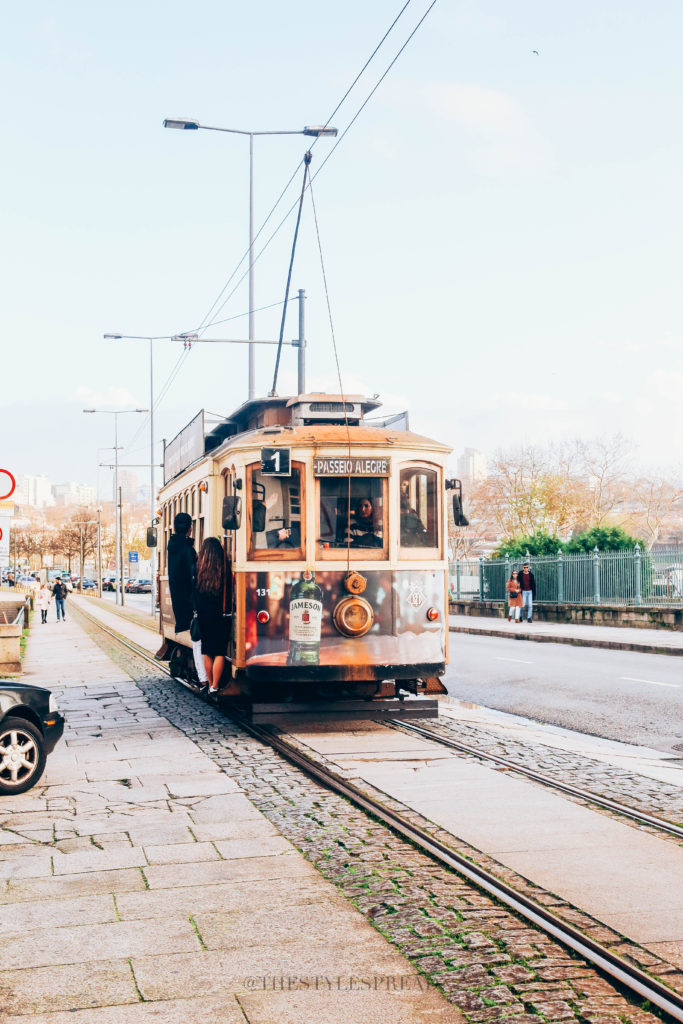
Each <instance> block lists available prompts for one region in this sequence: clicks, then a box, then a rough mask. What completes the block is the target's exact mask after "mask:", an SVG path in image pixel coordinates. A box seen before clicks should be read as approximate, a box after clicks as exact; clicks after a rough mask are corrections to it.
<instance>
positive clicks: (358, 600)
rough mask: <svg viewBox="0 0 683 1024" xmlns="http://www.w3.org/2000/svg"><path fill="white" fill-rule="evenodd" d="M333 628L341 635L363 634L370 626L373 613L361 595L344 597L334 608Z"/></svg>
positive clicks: (372, 620) (373, 616) (373, 617)
mask: <svg viewBox="0 0 683 1024" xmlns="http://www.w3.org/2000/svg"><path fill="white" fill-rule="evenodd" d="M332 621H333V622H334V625H335V628H336V629H337V631H338V632H339V633H341V634H342V636H365V634H366V633H367V632H368V631H369V630H370V629H371V628H372V624H373V622H374V621H375V613H374V612H373V610H372V607H371V606H370V605H369V604H368V602H367V601H366V600H365V598H363V597H345V598H343V599H342V600H341V601H340V602H339V604H338V605H337V607H336V608H335V609H334V613H333V616H332Z"/></svg>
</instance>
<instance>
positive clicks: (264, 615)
mask: <svg viewBox="0 0 683 1024" xmlns="http://www.w3.org/2000/svg"><path fill="white" fill-rule="evenodd" d="M256 621H257V622H260V623H261V625H264V624H265V623H266V622H270V615H269V614H268V612H266V611H261V612H259V613H258V614H257V616H256Z"/></svg>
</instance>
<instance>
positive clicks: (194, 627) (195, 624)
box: [190, 612, 202, 644]
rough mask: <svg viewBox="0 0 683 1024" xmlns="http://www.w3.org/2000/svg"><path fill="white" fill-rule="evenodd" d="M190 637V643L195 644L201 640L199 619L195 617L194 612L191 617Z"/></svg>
mask: <svg viewBox="0 0 683 1024" xmlns="http://www.w3.org/2000/svg"><path fill="white" fill-rule="evenodd" d="M190 637H191V639H192V642H193V643H195V644H196V643H197V641H198V640H201V638H202V632H201V630H200V628H199V618H198V617H197V613H196V612H195V613H194V615H193V616H192V622H191V623H190Z"/></svg>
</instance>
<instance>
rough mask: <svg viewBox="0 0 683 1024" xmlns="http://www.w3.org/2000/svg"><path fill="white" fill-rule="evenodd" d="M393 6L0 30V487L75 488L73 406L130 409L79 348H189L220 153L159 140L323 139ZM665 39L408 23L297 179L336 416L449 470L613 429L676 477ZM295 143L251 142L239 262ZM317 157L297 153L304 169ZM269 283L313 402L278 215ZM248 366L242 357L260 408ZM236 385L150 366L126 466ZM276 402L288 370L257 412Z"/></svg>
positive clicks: (313, 355) (281, 181)
mask: <svg viewBox="0 0 683 1024" xmlns="http://www.w3.org/2000/svg"><path fill="white" fill-rule="evenodd" d="M401 6H402V4H400V3H398V2H397V0H393V2H389V0H377V2H376V3H375V4H372V5H367V4H360V3H359V2H358V0H349V2H348V3H347V4H345V5H344V6H343V8H339V9H328V8H325V7H322V8H321V6H320V5H319V4H317V3H313V0H296V2H295V3H294V4H293V5H290V6H289V7H288V8H287V9H286V10H285V9H283V8H282V6H281V5H279V4H276V3H274V2H273V0H264V2H263V3H261V4H259V5H258V6H252V7H244V6H243V7H234V5H232V6H226V5H223V4H220V3H218V2H217V0H197V3H195V4H194V5H193V7H192V9H191V10H190V9H189V8H188V7H187V5H186V4H181V3H180V2H179V0H169V2H168V3H167V4H166V5H165V6H164V9H163V18H162V19H161V20H160V16H159V8H158V5H152V4H144V3H143V4H142V5H140V4H139V3H136V4H134V3H132V0H122V2H121V3H120V4H118V5H116V7H114V8H107V7H101V6H98V5H94V6H93V5H92V4H87V3H86V2H85V0H70V2H69V3H67V4H65V5H61V6H59V7H55V6H54V5H53V4H51V3H48V2H47V0H36V2H35V3H33V4H30V5H15V7H14V8H12V10H11V11H9V12H8V13H7V15H6V18H5V32H4V33H3V39H2V41H0V75H1V76H2V85H3V91H4V94H5V95H6V96H11V97H12V101H11V103H10V104H9V108H8V110H7V111H6V112H5V114H4V115H3V134H4V141H5V146H6V152H7V153H8V154H9V157H8V159H6V160H5V161H3V165H2V168H1V169H0V175H1V176H2V194H3V195H4V196H5V197H8V201H7V202H6V204H5V210H4V211H3V228H4V231H3V234H4V239H5V244H4V246H3V249H2V254H1V255H0V260H2V281H3V284H4V289H3V299H4V301H3V335H4V345H3V373H2V378H3V389H2V410H3V417H2V422H3V427H4V428H5V429H4V430H3V441H2V445H0V466H3V465H7V466H8V468H11V469H12V470H13V472H15V473H16V474H41V473H45V474H47V475H48V476H50V477H51V478H52V479H53V480H55V481H63V480H79V481H83V482H84V483H87V484H89V485H91V486H94V484H95V479H96V466H97V463H98V461H102V460H101V458H100V456H99V455H98V451H97V450H98V448H102V447H104V446H107V445H111V444H113V439H112V438H113V431H112V424H111V422H110V420H111V417H106V416H102V417H95V416H91V417H85V416H84V415H83V414H82V412H81V410H82V409H83V408H87V407H93V406H95V407H109V408H113V407H117V406H120V407H126V406H128V405H133V406H141V407H146V406H148V404H149V378H148V359H149V352H148V346H147V344H146V343H145V342H133V341H104V340H103V337H102V336H103V334H104V333H105V332H119V333H130V334H142V335H147V334H154V335H172V334H177V333H180V332H182V331H185V330H191V329H194V328H197V327H199V326H200V325H201V324H202V323H203V322H204V321H205V320H206V318H207V314H208V313H209V311H210V310H211V308H212V304H213V302H214V299H215V298H216V296H217V295H218V294H219V293H220V292H221V289H222V288H223V286H224V285H225V282H226V281H227V280H228V278H229V277H230V275H231V274H232V272H233V270H234V269H235V267H236V265H237V264H238V261H239V260H240V258H241V257H242V256H243V255H244V253H245V249H246V245H247V230H248V190H247V185H248V141H247V140H246V139H244V138H241V137H239V136H231V135H228V134H219V133H214V132H202V131H199V132H177V131H168V130H164V129H163V127H162V121H163V119H164V117H171V116H187V117H194V118H197V119H199V120H200V121H201V122H202V123H204V124H210V125H220V126H224V127H235V128H242V129H268V128H272V129H285V128H286V129H290V128H291V129H298V128H303V126H304V125H306V124H315V123H325V120H326V118H327V117H328V116H329V115H330V113H331V112H332V110H333V109H334V108H335V106H336V105H337V103H338V101H339V100H340V99H341V97H342V96H343V94H344V92H345V91H346V89H347V88H348V86H349V85H350V84H351V82H352V81H353V79H354V77H355V75H356V74H357V72H358V71H359V70H360V68H361V67H362V65H363V63H364V62H365V60H366V59H367V57H368V56H369V55H370V53H371V52H372V50H373V49H374V47H375V46H376V44H377V42H378V41H379V40H380V38H381V37H382V35H383V33H384V32H385V31H386V29H387V28H388V26H389V25H390V23H391V22H392V20H393V19H394V18H395V16H396V15H397V13H398V11H399V10H400V7H401ZM427 7H428V2H427V0H422V2H418V0H412V2H411V3H410V4H409V6H408V8H407V9H406V12H405V13H404V14H403V16H402V17H401V18H400V20H399V22H398V24H397V26H396V27H395V28H394V30H393V31H392V32H391V34H390V35H389V37H388V39H387V41H386V43H385V44H384V45H383V46H382V48H381V50H380V52H379V54H378V56H377V58H375V60H374V61H373V62H372V64H371V65H370V68H369V69H368V71H367V72H366V73H365V74H364V75H363V76H362V78H361V80H360V82H359V83H358V85H357V86H356V87H355V89H354V90H353V91H352V93H351V95H350V97H349V98H348V99H347V100H346V101H345V103H344V104H343V106H342V107H341V109H340V110H339V111H338V112H337V113H336V114H335V116H334V119H333V123H334V125H335V126H336V127H338V128H339V129H340V134H341V132H342V131H343V130H344V129H345V128H346V126H347V125H348V124H349V122H350V121H351V119H352V118H353V116H354V115H355V113H356V111H357V110H358V108H359V107H360V106H361V104H362V103H363V101H364V100H365V99H366V97H367V96H368V94H369V93H370V90H371V89H372V87H373V86H374V85H375V83H376V82H377V81H378V79H379V77H380V75H381V74H382V73H383V72H384V70H385V69H386V68H387V66H388V64H389V63H390V61H391V60H392V59H393V57H394V55H395V54H396V53H397V51H398V49H399V48H400V46H401V45H402V44H403V43H404V41H405V40H406V38H407V36H408V35H409V33H410V31H412V28H413V27H414V26H415V25H416V24H417V22H418V20H419V19H420V17H422V15H423V14H424V12H425V11H426V10H427ZM682 37H683V8H681V6H680V5H679V4H675V3H673V2H664V0H655V2H653V3H652V4H649V5H647V7H645V6H644V5H642V4H641V3H634V2H629V0H626V2H619V3H617V2H616V0H605V2H603V3H602V4H600V5H599V6H598V7H596V6H595V5H594V4H590V3H588V2H587V0H577V3H575V4H573V5H572V7H571V9H566V8H562V9H560V8H555V7H553V6H552V5H548V4H544V3H541V0H522V2H521V3H519V4H516V5H515V6H514V8H511V7H510V6H509V5H508V4H505V3H503V2H502V0H491V2H485V3H483V4H482V3H480V4H474V3H472V2H471V0H462V2H457V0H455V2H453V3H450V4H449V3H445V2H440V3H437V4H436V6H435V7H434V9H433V10H432V11H431V13H430V14H429V16H428V17H427V18H426V20H425V22H424V24H423V25H422V26H421V28H420V29H419V30H418V31H417V33H416V35H415V36H414V38H413V39H412V40H411V42H410V43H409V44H408V46H407V48H406V50H405V52H404V53H403V54H402V55H401V56H400V57H399V59H398V60H397V62H396V64H395V65H394V67H393V68H392V69H391V71H390V72H389V73H388V75H387V77H386V79H385V80H384V81H383V82H382V84H381V85H380V86H379V88H378V89H377V92H376V93H375V94H374V96H373V97H372V98H371V99H370V100H369V102H368V104H367V106H366V107H365V109H364V110H363V111H362V112H361V113H360V115H359V117H358V120H357V121H356V122H355V123H354V125H353V126H352V127H351V129H350V130H349V133H348V135H347V136H346V137H345V138H343V139H342V141H341V142H340V143H339V145H338V147H337V148H336V149H335V150H334V152H333V153H332V155H331V157H330V159H329V161H328V162H327V163H326V164H325V166H324V168H323V169H322V170H321V171H320V174H319V177H318V178H317V179H315V181H314V185H313V190H314V196H315V201H316V207H317V212H318V219H319V224H320V233H321V241H322V248H323V254H324V259H325V271H326V276H327V282H328V286H329V289H330V301H331V307H332V315H333V322H334V330H335V336H336V340H337V346H338V349H339V355H340V364H341V371H342V377H343V382H344V386H345V388H346V390H348V391H360V392H363V393H366V394H370V395H372V394H374V393H376V392H379V395H380V398H381V399H382V401H383V402H384V406H383V410H382V411H385V412H387V413H390V412H398V411H401V410H402V409H404V408H407V409H409V411H410V422H411V427H412V428H413V429H414V430H416V431H418V432H420V433H424V434H427V435H431V436H435V437H437V438H439V439H440V440H443V441H445V442H447V443H450V444H451V445H452V446H453V448H454V454H453V459H452V464H453V466H455V464H456V461H457V457H458V455H459V454H460V453H461V452H462V450H463V449H464V448H465V447H469V446H471V447H473V448H477V449H479V450H481V451H482V452H484V453H485V454H486V455H487V457H489V459H490V457H491V455H492V454H493V452H494V451H495V450H496V449H497V448H499V447H503V448H505V447H510V446H512V445H515V444H519V443H524V442H534V443H547V442H549V441H553V440H560V439H562V438H568V437H577V436H581V437H584V438H590V437H595V436H597V435H599V434H604V433H609V434H613V433H615V432H617V431H621V432H622V433H623V434H624V435H626V436H627V437H629V438H631V439H632V440H633V442H634V444H635V445H636V446H637V452H636V455H635V458H636V460H637V461H639V462H640V463H641V464H648V465H658V466H664V467H676V466H680V464H681V459H682V451H681V437H682V436H683V403H682V402H681V400H680V395H681V393H683V344H682V341H683V326H682V324H681V304H680V267H681V265H682V263H683V259H682V257H683V204H681V202H680V181H681V180H683V140H682V139H681V129H680V108H681V98H682V94H683V67H682V65H681V61H680V55H679V40H680V39H681V38H682ZM534 51H538V53H535V52H534ZM310 141H311V140H304V139H303V138H302V137H301V136H297V135H292V136H282V137H275V136H273V137H264V138H259V139H256V141H255V219H256V226H257V228H258V227H260V225H261V224H262V221H263V219H264V217H265V216H266V214H267V213H268V211H269V210H270V209H271V207H272V205H273V203H274V202H275V200H276V199H277V197H278V196H279V195H280V193H281V191H282V189H283V187H284V185H285V184H286V182H287V181H288V179H289V178H290V176H293V180H292V183H291V185H290V188H289V191H288V192H287V195H286V200H285V202H284V203H283V204H282V205H281V207H279V208H278V210H277V212H276V214H275V215H274V217H273V219H272V221H271V222H269V224H268V226H267V227H266V228H265V230H264V233H263V235H262V236H261V238H260V239H259V241H258V242H257V245H256V251H257V252H259V251H260V248H261V246H262V244H263V243H264V242H265V241H266V239H267V238H268V237H269V235H270V233H271V231H272V230H274V228H275V227H276V226H277V224H278V223H279V222H280V219H281V217H282V216H284V213H285V211H286V210H287V209H288V208H289V207H290V206H291V205H292V204H293V203H294V202H295V201H296V198H297V193H298V190H299V189H300V172H299V171H297V170H296V168H297V164H298V163H299V161H300V160H301V158H302V155H303V153H304V151H305V148H306V144H307V142H310ZM334 145H335V143H334V141H333V140H329V139H326V140H320V141H319V142H317V143H316V145H315V146H314V148H313V163H312V170H313V171H314V173H315V172H316V171H318V170H320V168H321V166H322V164H323V161H324V159H325V157H326V156H327V155H328V154H330V153H331V152H332V148H333V146H334ZM293 227H294V225H293V220H292V218H290V219H289V220H288V221H287V223H286V224H285V226H284V227H283V229H282V230H281V231H280V232H279V233H278V234H277V235H276V237H275V239H274V241H273V242H272V243H271V244H269V245H268V247H267V249H266V250H265V252H264V254H263V255H262V256H260V257H259V259H258V262H257V265H256V306H257V307H262V306H272V308H270V309H268V310H264V311H263V312H259V313H258V314H257V316H256V334H257V337H261V338H275V337H277V333H278V330H279V317H280V309H281V307H280V306H279V305H278V304H279V303H281V301H282V298H283V295H284V286H285V278H286V273H287V265H288V259H289V252H290V249H291V243H292V235H293ZM244 270H245V267H244V265H243V267H242V269H241V270H240V271H239V272H238V273H237V274H236V276H235V277H234V279H233V282H232V284H231V285H230V287H229V289H228V291H227V292H226V293H225V295H224V296H223V298H225V297H226V296H227V295H228V294H229V292H230V289H232V288H233V287H234V286H235V285H236V284H237V282H238V281H239V279H240V277H241V276H242V274H243V271H244ZM292 288H293V291H294V293H295V292H296V289H297V288H305V289H306V292H307V296H308V303H307V319H306V323H307V337H308V344H309V348H308V360H309V366H308V387H309V390H313V389H316V390H318V389H319V390H325V391H328V392H332V391H336V390H337V383H336V370H335V365H334V357H333V350H332V341H331V336H330V329H329V324H328V320H327V310H326V306H325V296H324V289H323V283H322V275H321V268H320V261H319V256H318V250H317V241H316V235H315V229H314V224H313V217H312V209H311V204H310V200H308V199H307V201H306V203H305V206H304V213H303V217H302V225H301V233H300V238H299V246H298V250H297V257H296V262H295V267H294V273H293V278H292ZM222 301H223V300H222V299H221V302H222ZM247 306H248V299H247V289H246V280H245V281H242V283H241V284H239V285H238V287H237V290H236V291H235V293H234V295H233V296H232V297H231V298H230V299H229V300H228V302H227V303H226V305H225V307H224V308H220V303H219V304H218V307H216V309H214V312H213V313H212V314H211V317H210V320H219V321H222V320H225V319H228V318H232V317H237V319H233V320H229V321H228V322H226V323H216V324H215V325H213V326H210V327H209V328H208V329H207V333H206V336H207V337H226V336H232V337H246V334H247V321H246V316H245V315H244V314H246V310H247ZM218 308H220V312H217V309H218ZM203 318H204V320H203ZM296 331H297V316H296V309H295V307H293V308H292V309H290V312H289V317H288V321H287V326H286V335H285V336H286V337H287V338H293V337H294V336H295V335H296ZM273 356H274V350H272V349H265V348H261V349H259V350H257V390H258V392H259V393H261V394H265V393H267V391H268V390H269V388H270V385H271V378H272V367H273ZM246 374H247V370H246V348H245V347H242V346H239V347H238V346H235V347H231V348H228V347H227V346H210V345H205V346H197V347H196V348H194V349H193V350H191V351H190V352H189V353H187V352H186V353H185V354H183V349H182V345H179V344H178V343H176V342H171V341H159V342H156V343H155V390H156V394H157V396H159V395H160V394H161V392H162V390H163V389H164V388H165V387H166V385H167V384H168V388H167V390H166V392H165V394H164V395H163V396H162V397H161V400H160V402H159V404H158V407H157V409H156V411H155V430H156V437H157V449H156V456H155V461H156V462H159V463H160V462H161V439H162V438H163V437H166V438H167V439H170V438H171V437H173V436H174V435H175V434H176V433H177V432H178V430H179V429H180V428H181V427H182V426H183V425H184V424H185V423H186V422H187V421H189V420H190V419H191V417H192V416H193V415H194V414H195V413H196V412H197V411H198V410H199V409H200V408H205V409H207V410H209V411H211V412H215V413H224V414H227V413H229V412H231V411H232V410H233V409H234V408H236V407H237V406H239V405H240V404H241V402H242V401H243V400H244V399H245V397H246ZM295 382H296V367H295V352H293V350H291V349H287V350H286V351H285V353H284V355H283V365H282V371H281V375H280V383H279V391H280V393H281V394H285V393H292V392H293V391H294V390H295ZM133 419H135V420H136V421H139V422H135V423H133V422H132V421H133ZM128 420H129V422H127V423H125V424H123V423H122V424H121V426H122V430H121V436H122V443H123V444H124V445H125V448H124V450H123V451H122V452H121V456H120V457H121V462H122V463H126V462H129V463H144V462H145V461H146V460H147V458H148V453H149V425H148V422H147V418H146V416H143V415H141V416H139V417H129V418H128ZM124 427H125V429H124ZM136 471H137V472H138V474H139V476H140V481H141V483H142V482H146V481H145V473H146V470H145V469H137V470H136ZM104 476H105V471H102V486H103V487H104V486H106V485H105V484H104ZM160 481H161V474H160V471H159V472H158V474H157V482H158V483H159V482H160Z"/></svg>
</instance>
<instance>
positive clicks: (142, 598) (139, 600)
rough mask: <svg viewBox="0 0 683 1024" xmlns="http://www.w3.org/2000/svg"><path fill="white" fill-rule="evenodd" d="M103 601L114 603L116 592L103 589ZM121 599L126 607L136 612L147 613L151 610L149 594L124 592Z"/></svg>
mask: <svg viewBox="0 0 683 1024" xmlns="http://www.w3.org/2000/svg"><path fill="white" fill-rule="evenodd" d="M102 597H103V599H104V600H105V601H108V602H109V603H110V604H115V602H116V594H114V593H113V592H112V591H111V590H105V592H104V593H103V594H102ZM123 599H124V601H125V606H124V607H126V608H132V609H134V610H135V611H136V612H146V613H147V614H148V615H149V614H151V611H152V597H151V595H150V594H124V595H123Z"/></svg>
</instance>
